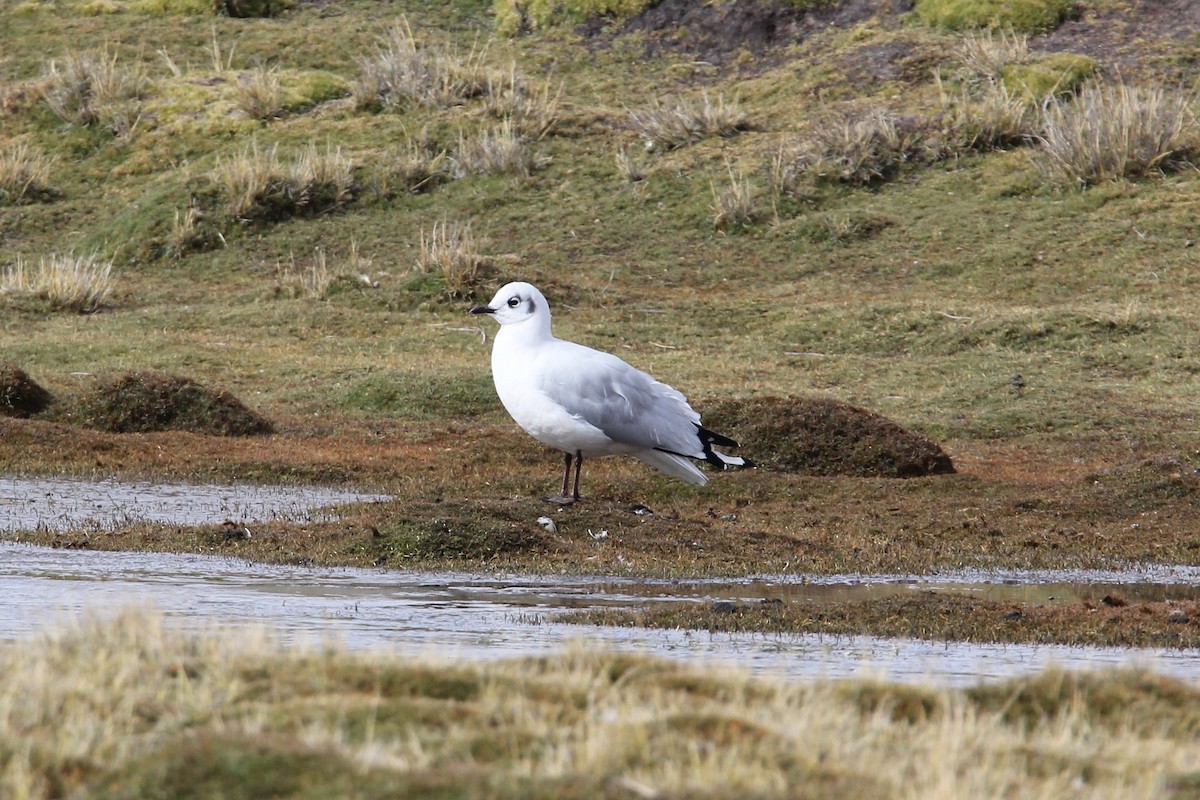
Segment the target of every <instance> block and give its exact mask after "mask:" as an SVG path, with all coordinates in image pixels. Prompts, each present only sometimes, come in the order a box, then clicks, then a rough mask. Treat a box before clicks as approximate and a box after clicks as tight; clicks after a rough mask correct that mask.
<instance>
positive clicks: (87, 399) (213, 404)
mask: <svg viewBox="0 0 1200 800" xmlns="http://www.w3.org/2000/svg"><path fill="white" fill-rule="evenodd" d="M67 416H68V419H69V420H70V421H71V422H75V423H78V424H80V425H83V426H85V427H88V428H96V429H98V430H102V431H109V432H111V433H146V432H150V431H190V432H192V433H205V434H209V435H212V436H250V435H254V434H262V433H270V432H271V429H272V426H271V423H270V422H269V421H268V420H267V419H266V418H265V417H263V416H261V415H259V414H257V413H255V412H254V411H251V410H250V409H249V408H247V407H246V406H245V405H243V404H242V402H241V401H240V400H238V399H237V398H236V397H234V396H233V395H232V394H230V393H229V392H227V391H224V390H219V389H218V390H214V389H209V388H207V387H205V386H202V385H200V384H199V383H197V382H196V381H194V380H192V379H191V378H184V377H180V376H177V375H167V374H163V373H158V372H126V373H122V374H120V375H116V376H114V377H109V378H103V379H101V380H100V381H98V382H97V384H96V386H95V387H94V388H93V389H91V390H90V391H89V392H86V393H85V394H83V395H82V396H80V397H79V398H77V400H76V402H75V403H73V404H72V408H71V410H70V411H69V412H68V414H67Z"/></svg>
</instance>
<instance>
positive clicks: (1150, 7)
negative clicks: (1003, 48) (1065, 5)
mask: <svg viewBox="0 0 1200 800" xmlns="http://www.w3.org/2000/svg"><path fill="white" fill-rule="evenodd" d="M1089 5H1095V6H1100V5H1101V4H1089ZM1197 29H1200V4H1198V3H1196V2H1194V0H1135V2H1133V3H1119V4H1113V5H1111V6H1109V7H1084V8H1083V9H1082V10H1081V13H1080V14H1079V16H1078V17H1077V18H1076V19H1071V20H1067V21H1066V22H1064V23H1063V24H1061V25H1059V26H1058V27H1057V28H1056V29H1055V30H1054V31H1052V32H1050V33H1049V34H1047V35H1046V36H1044V37H1036V38H1034V39H1032V40H1031V44H1033V45H1034V46H1035V47H1036V48H1037V49H1039V50H1047V51H1051V52H1059V51H1063V52H1070V53H1081V54H1083V55H1087V56H1090V57H1092V58H1094V59H1096V60H1097V61H1098V62H1100V64H1101V65H1102V66H1103V67H1104V68H1106V69H1108V70H1112V71H1114V72H1116V73H1119V74H1120V75H1122V76H1123V77H1124V78H1126V79H1132V78H1134V77H1136V76H1139V75H1146V76H1148V77H1149V76H1155V75H1157V76H1158V77H1160V78H1162V79H1166V80H1178V79H1180V78H1181V77H1183V76H1184V74H1185V73H1187V72H1188V71H1190V69H1191V66H1190V65H1191V63H1192V59H1191V56H1190V52H1191V51H1192V49H1193V48H1194V47H1195V32H1196V30H1197ZM1150 52H1152V53H1153V54H1154V55H1155V56H1158V57H1155V58H1148V57H1147V56H1148V55H1149V53H1150ZM1173 55H1174V56H1176V57H1173Z"/></svg>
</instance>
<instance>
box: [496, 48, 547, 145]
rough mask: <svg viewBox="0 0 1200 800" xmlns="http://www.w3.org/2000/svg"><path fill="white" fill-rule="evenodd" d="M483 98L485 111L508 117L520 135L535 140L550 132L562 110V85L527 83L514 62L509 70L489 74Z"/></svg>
mask: <svg viewBox="0 0 1200 800" xmlns="http://www.w3.org/2000/svg"><path fill="white" fill-rule="evenodd" d="M483 97H484V104H485V106H486V108H487V110H488V113H490V114H491V115H492V116H494V117H498V118H500V119H505V120H511V121H512V122H513V124H514V125H516V127H517V129H518V130H519V131H520V132H521V133H522V135H524V136H527V137H528V138H530V139H532V140H534V141H539V140H541V139H544V138H546V136H548V135H550V134H551V133H553V131H554V128H555V127H556V126H557V125H558V122H559V119H560V116H561V113H562V111H561V101H562V87H561V86H559V87H557V88H555V87H553V86H551V85H550V84H549V83H543V84H539V85H537V86H530V85H529V84H528V83H527V82H526V81H525V80H524V79H522V78H521V77H520V76H519V75H518V74H517V68H516V65H515V64H514V65H512V66H510V67H509V70H508V72H501V73H493V74H491V75H489V76H488V79H487V88H486V90H485V91H484V95H483Z"/></svg>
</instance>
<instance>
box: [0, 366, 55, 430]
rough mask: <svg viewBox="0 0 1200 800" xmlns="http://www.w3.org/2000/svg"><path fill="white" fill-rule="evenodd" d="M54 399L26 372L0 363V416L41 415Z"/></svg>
mask: <svg viewBox="0 0 1200 800" xmlns="http://www.w3.org/2000/svg"><path fill="white" fill-rule="evenodd" d="M53 400H54V398H53V397H51V396H50V393H49V392H47V391H46V390H45V389H43V388H42V387H41V386H40V385H39V384H38V382H37V381H35V380H34V379H33V378H31V377H29V375H28V373H26V372H25V370H23V369H21V368H20V367H18V366H17V365H15V364H9V363H7V362H3V361H0V416H5V417H30V416H33V415H34V414H40V413H41V412H42V411H45V410H46V408H47V407H48V406H49V405H50V403H51V402H53Z"/></svg>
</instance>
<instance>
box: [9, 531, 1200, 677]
mask: <svg viewBox="0 0 1200 800" xmlns="http://www.w3.org/2000/svg"><path fill="white" fill-rule="evenodd" d="M1089 574H1090V575H1093V576H1097V577H1101V578H1103V579H1104V581H1103V583H1102V584H1098V585H1112V586H1120V587H1121V591H1122V592H1123V593H1124V594H1125V596H1126V597H1132V596H1135V591H1141V589H1140V588H1139V589H1137V590H1134V589H1132V588H1131V587H1133V586H1134V585H1137V586H1139V587H1143V586H1155V587H1156V588H1153V589H1147V591H1150V592H1160V591H1161V592H1173V591H1188V590H1190V589H1191V587H1188V586H1187V582H1188V581H1192V582H1195V579H1196V571H1195V570H1193V569H1186V568H1185V569H1181V570H1174V571H1172V570H1161V571H1159V573H1158V574H1156V575H1155V576H1154V577H1155V578H1156V579H1157V581H1158V582H1157V583H1154V582H1153V581H1146V580H1142V579H1144V578H1146V577H1148V576H1147V575H1146V574H1145V573H1136V574H1132V575H1129V574H1125V573H1089ZM1054 577H1056V574H1055V573H1035V574H1031V575H1028V576H1020V575H1017V574H1016V573H995V574H987V573H970V574H968V573H963V574H961V575H957V576H951V577H950V579H949V580H948V581H941V582H938V581H935V580H934V579H925V578H903V577H883V578H873V579H868V578H864V577H851V578H831V579H822V580H818V581H809V582H808V583H804V584H801V583H796V582H795V579H792V582H791V583H778V582H773V581H762V580H759V581H730V582H722V581H702V582H687V583H677V582H672V581H633V580H615V579H589V578H562V577H536V576H535V577H530V576H503V575H501V576H495V575H488V576H484V575H469V574H455V573H412V572H397V571H384V570H359V569H316V568H307V567H288V566H272V565H261V564H252V563H248V562H244V561H240V560H237V559H228V558H220V557H211V556H196V555H165V554H156V553H105V552H86V551H67V550H51V549H47V548H39V547H32V546H28V545H21V544H15V543H11V542H0V587H2V591H0V639H8V640H13V639H18V638H21V637H25V636H29V635H31V634H34V633H36V632H38V631H40V630H43V629H45V628H46V627H47V626H49V625H52V624H54V623H55V622H57V621H60V620H62V619H64V618H67V619H70V618H75V617H78V616H81V615H83V614H85V613H88V612H92V611H95V610H98V609H116V608H120V607H123V606H127V605H130V604H136V605H151V606H154V607H157V608H159V609H161V610H162V611H163V612H164V613H165V614H166V615H167V616H168V617H169V618H171V619H173V620H174V621H176V622H177V623H179V624H182V625H185V626H191V627H197V628H200V627H205V628H206V627H209V626H211V625H212V624H213V623H214V622H215V623H219V624H221V625H226V626H230V627H233V628H238V627H245V626H266V627H268V628H270V629H272V630H274V631H277V632H278V634H279V636H280V638H282V639H283V640H284V641H291V640H305V641H323V640H334V641H337V642H339V643H342V644H344V645H345V646H347V647H349V648H353V649H363V648H387V649H392V650H396V651H399V652H402V653H410V654H422V653H437V654H441V655H445V654H455V655H458V656H459V657H463V658H471V659H490V658H500V657H507V656H517V655H532V654H544V653H547V652H551V651H553V650H555V649H557V648H559V647H561V646H562V645H563V644H564V643H566V642H567V641H570V640H575V639H579V638H586V639H587V640H588V641H594V642H596V643H597V644H598V645H602V646H607V647H612V648H617V649H625V650H636V651H638V652H643V653H649V654H653V655H658V656H663V657H668V658H679V659H686V660H688V661H690V662H698V663H732V664H736V665H740V666H742V667H745V668H749V669H751V670H754V671H756V672H760V673H770V674H780V675H784V676H787V677H790V678H794V679H808V678H817V677H829V678H841V677H848V676H853V675H862V674H871V675H877V676H880V677H884V678H887V679H889V680H896V681H906V682H917V681H920V682H924V681H933V682H937V683H941V684H946V685H963V684H970V683H975V682H977V681H978V680H980V679H989V678H1002V677H1009V676H1013V675H1019V674H1026V673H1030V672H1035V671H1037V670H1040V669H1042V668H1044V667H1046V666H1048V665H1050V664H1058V665H1061V666H1064V667H1067V668H1071V669H1086V668H1097V667H1102V666H1116V665H1129V664H1142V665H1146V666H1150V667H1152V668H1154V669H1156V670H1158V671H1160V672H1163V673H1167V674H1172V675H1176V676H1180V677H1185V678H1189V679H1192V680H1200V653H1198V652H1196V651H1169V650H1135V651H1129V650H1121V649H1107V648H1079V647H1060V646H1046V645H1039V646H1028V645H971V644H961V643H954V644H944V643H928V642H917V641H908V640H890V639H875V638H872V637H863V636H854V637H828V636H826V637H819V636H797V635H762V634H709V633H706V632H700V633H697V632H685V631H643V630H635V629H617V628H593V627H579V626H568V625H561V624H555V623H549V622H546V621H545V618H546V617H547V616H548V615H550V614H552V613H555V612H559V611H564V610H568V609H577V608H591V607H596V606H602V605H607V606H614V605H615V606H625V605H640V604H642V603H644V602H645V601H646V600H647V599H654V600H660V601H664V602H700V601H711V600H713V599H717V598H736V599H754V598H761V597H764V596H781V597H787V598H788V599H798V598H800V597H804V596H818V595H819V596H822V597H829V596H840V595H838V593H842V594H843V595H846V596H849V593H862V592H876V591H882V592H902V591H912V590H913V588H916V587H920V588H930V587H939V588H941V589H942V590H947V591H948V590H955V591H973V590H978V591H984V592H990V591H993V590H995V591H1018V590H1020V591H1024V590H1029V591H1033V592H1041V593H1045V592H1062V591H1063V589H1061V588H1058V587H1059V586H1060V585H1065V584H1060V583H1055V582H1053V581H1052V580H1050V579H1052V578H1054ZM1059 577H1060V576H1059ZM1024 578H1030V579H1031V580H1032V584H1031V585H1030V586H1024V587H1021V586H1016V585H1014V584H1013V583H1012V581H1015V580H1022V579H1024ZM1039 578H1045V579H1047V580H1044V581H1041V582H1038V579H1039ZM967 579H969V580H967ZM1130 580H1141V582H1140V583H1138V584H1133V583H1130V582H1129V581H1130ZM956 581H957V582H958V584H959V586H958V588H954V589H951V588H947V587H951V586H954V585H955V582H956ZM1192 591H1193V594H1192V595H1191V596H1194V590H1192ZM814 593H815V594H814Z"/></svg>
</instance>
